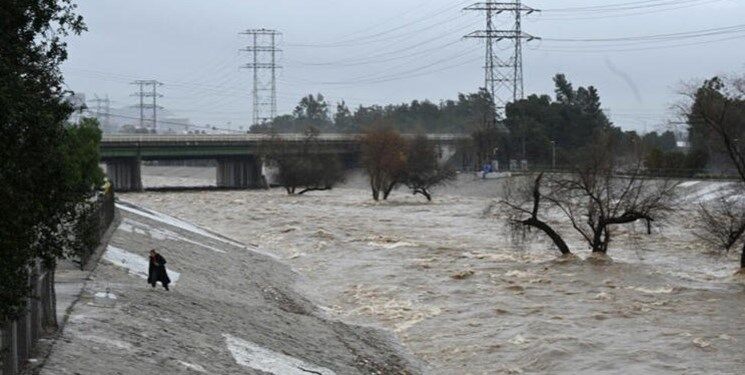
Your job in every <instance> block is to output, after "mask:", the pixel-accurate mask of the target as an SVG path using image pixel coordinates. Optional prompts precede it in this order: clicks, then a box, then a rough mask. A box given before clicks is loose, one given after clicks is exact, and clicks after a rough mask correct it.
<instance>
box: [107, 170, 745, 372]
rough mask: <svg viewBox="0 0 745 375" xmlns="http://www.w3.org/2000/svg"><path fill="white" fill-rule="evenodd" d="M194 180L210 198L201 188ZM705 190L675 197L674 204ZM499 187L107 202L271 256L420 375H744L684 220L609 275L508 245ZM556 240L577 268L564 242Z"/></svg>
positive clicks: (529, 244)
mask: <svg viewBox="0 0 745 375" xmlns="http://www.w3.org/2000/svg"><path fill="white" fill-rule="evenodd" d="M161 172H162V170H160V169H157V168H150V169H147V168H146V169H145V170H143V174H145V175H146V177H145V183H146V184H148V179H150V180H151V181H156V180H157V181H159V182H162V181H164V179H167V178H166V177H164V176H163V175H161V174H160V173H161ZM199 173H202V175H201V178H202V179H203V180H204V181H205V183H204V185H207V184H209V183H211V182H212V181H211V179H212V178H213V177H212V175H211V174H210V173H214V172H205V171H202V172H199ZM148 174H149V176H148ZM179 178H181V179H184V178H187V177H184V176H179ZM199 178H200V177H199V176H197V177H188V179H189V180H188V181H189V182H193V180H192V179H199ZM711 184H712V183H708V182H700V183H695V184H694V183H689V184H687V185H686V188H685V189H686V194H688V195H690V196H694V195H696V194H700V195H702V194H705V193H706V191H707V189H709V190H711V189H712V187H711V186H712V185H711ZM499 185H500V182H499V181H494V180H488V181H482V180H477V179H474V178H471V177H469V176H461V178H460V180H459V181H458V182H457V183H456V184H455V185H454V186H451V187H448V188H445V189H443V190H442V191H439V192H437V193H436V195H435V198H434V202H432V203H426V202H425V201H424V200H423V198H421V196H417V197H414V196H411V195H410V194H409V193H407V192H406V191H403V190H401V191H397V192H394V193H393V194H392V197H391V199H390V201H388V202H382V203H375V202H373V201H372V199H371V197H370V193H369V191H368V190H366V189H365V188H364V186H365V184H364V181H362V180H361V179H360V178H352V179H351V181H350V182H349V183H347V184H346V185H345V186H344V187H341V188H338V189H334V190H332V191H327V192H314V193H310V194H309V195H304V196H287V195H286V194H285V193H284V192H283V191H282V190H280V189H273V190H271V191H209V192H207V191H203V192H171V193H161V192H157V193H156V192H146V193H138V194H121V195H120V198H121V199H123V200H126V201H129V202H132V203H135V204H138V205H142V206H145V207H148V208H151V209H154V210H158V211H162V212H165V213H168V214H170V215H174V216H177V217H180V218H183V219H186V220H189V221H192V222H194V223H197V224H199V225H202V226H205V227H207V228H210V229H213V230H215V231H217V232H219V233H222V234H224V235H226V236H229V237H232V238H234V239H236V240H239V241H242V242H245V243H251V244H256V245H259V246H261V247H263V248H264V249H265V250H267V251H270V252H272V253H274V254H275V255H277V256H278V257H279V258H280V259H282V260H283V261H284V262H286V263H287V264H289V265H290V266H292V267H293V268H294V269H295V270H296V271H297V272H298V273H299V274H300V275H301V278H300V280H299V281H298V283H297V284H298V285H297V287H298V289H300V290H301V291H302V292H304V293H306V294H307V295H309V296H310V298H311V299H314V300H315V301H316V302H317V303H318V304H319V305H321V306H323V307H324V309H325V310H326V311H327V312H328V314H329V315H332V316H336V317H338V318H339V319H341V320H344V321H349V322H353V323H360V324H367V325H376V326H381V327H384V328H386V329H389V330H391V331H393V332H395V333H396V335H397V336H398V337H399V338H400V340H401V341H402V343H403V344H404V345H405V346H406V347H408V348H409V350H411V352H413V353H414V354H415V355H416V356H417V357H419V358H420V359H421V360H422V361H423V362H425V364H426V365H427V366H428V367H429V369H430V373H433V374H498V373H511V374H520V373H525V374H530V373H551V374H557V373H562V374H576V373H582V374H704V373H707V374H714V373H716V374H741V373H743V371H745V370H743V368H745V354H743V351H742V345H743V344H744V343H745V324H743V323H744V321H745V286H744V285H743V283H742V282H740V281H739V280H737V279H735V278H733V277H732V276H731V275H732V273H733V272H734V271H735V270H736V267H737V265H738V262H737V260H736V254H731V255H730V256H729V257H727V256H723V255H721V254H718V253H712V252H707V251H706V249H705V248H704V247H703V246H702V245H701V244H700V243H699V242H698V241H697V240H696V238H695V237H694V236H693V235H692V234H691V229H692V223H691V222H690V217H691V215H690V212H689V211H686V210H681V211H680V212H679V213H678V214H676V215H674V219H673V220H672V222H669V223H667V224H665V225H663V226H662V227H657V228H655V230H654V234H653V235H652V236H648V235H646V233H645V229H646V228H643V227H642V226H641V225H640V226H639V227H638V228H633V227H629V228H626V229H624V230H623V231H622V232H620V233H619V236H617V237H616V238H617V240H616V241H615V242H613V243H612V244H611V250H610V253H609V255H610V256H611V257H612V258H613V259H614V262H612V263H610V264H596V263H593V262H587V261H582V260H576V261H566V262H562V261H559V260H557V253H556V252H555V250H554V249H553V248H552V245H551V243H550V242H549V241H547V240H546V239H544V238H543V237H541V236H538V235H536V236H535V237H534V238H533V237H531V238H528V239H527V240H526V241H516V240H515V239H514V238H513V237H514V236H512V235H511V234H510V232H509V230H508V229H507V228H506V226H505V221H504V218H503V217H502V216H501V215H500V213H499V210H498V209H493V208H492V209H490V207H491V206H492V202H493V201H494V197H495V196H496V194H497V193H498V191H499ZM689 207H693V204H690V205H689ZM559 228H560V229H561V230H562V232H563V233H565V234H567V237H568V239H569V241H568V242H569V243H570V246H571V247H572V248H573V250H574V251H575V253H577V254H578V255H580V257H581V258H582V257H586V256H587V254H588V250H587V249H586V248H585V247H584V246H583V244H582V243H581V242H580V240H579V238H576V237H573V236H572V235H571V231H570V230H569V228H567V227H561V226H560V227H559ZM171 256H177V255H175V254H174V255H171ZM249 276H250V275H249Z"/></svg>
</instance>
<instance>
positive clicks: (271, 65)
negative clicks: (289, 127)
mask: <svg viewBox="0 0 745 375" xmlns="http://www.w3.org/2000/svg"><path fill="white" fill-rule="evenodd" d="M241 34H243V35H248V36H249V37H250V38H251V42H252V43H251V45H250V46H248V47H246V48H244V49H242V51H246V52H251V56H252V61H251V62H250V63H248V64H246V65H244V66H243V67H244V68H249V69H252V70H253V89H252V90H251V94H252V99H253V108H252V109H253V119H252V121H253V123H252V125H258V124H261V123H265V122H269V121H271V120H273V119H274V117H276V116H277V69H280V68H281V67H280V66H278V65H277V52H280V51H281V50H279V49H277V37H278V36H280V35H281V33H280V32H278V31H277V30H269V29H252V30H246V31H244V32H242V33H241ZM266 71H269V72H268V77H267V74H265V73H266ZM267 81H268V82H267Z"/></svg>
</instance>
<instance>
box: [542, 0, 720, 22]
mask: <svg viewBox="0 0 745 375" xmlns="http://www.w3.org/2000/svg"><path fill="white" fill-rule="evenodd" d="M722 1H730V0H707V1H696V2H692V3H688V2H681V3H678V2H676V3H675V4H674V5H672V4H671V5H672V6H669V7H664V8H660V9H626V10H609V11H607V12H593V13H586V14H585V15H582V16H575V15H573V14H572V13H564V14H561V13H559V14H555V13H550V14H553V17H545V16H541V17H538V18H537V20H538V21H541V22H543V21H561V22H565V21H577V20H600V19H608V18H621V17H633V16H649V15H652V14H657V13H663V12H669V11H673V10H680V9H688V8H693V7H698V6H702V5H707V4H712V3H719V2H722ZM543 11H544V12H545V11H546V10H543ZM604 13H607V14H604ZM580 14H582V13H580Z"/></svg>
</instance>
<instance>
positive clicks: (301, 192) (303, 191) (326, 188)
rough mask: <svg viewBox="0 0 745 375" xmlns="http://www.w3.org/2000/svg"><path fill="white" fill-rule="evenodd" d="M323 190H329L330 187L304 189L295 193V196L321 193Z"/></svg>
mask: <svg viewBox="0 0 745 375" xmlns="http://www.w3.org/2000/svg"><path fill="white" fill-rule="evenodd" d="M323 190H331V187H330V186H326V187H309V188H305V189H303V190H300V191H299V192H298V193H297V195H302V194H304V193H307V192H309V191H323Z"/></svg>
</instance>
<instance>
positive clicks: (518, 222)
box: [499, 173, 572, 255]
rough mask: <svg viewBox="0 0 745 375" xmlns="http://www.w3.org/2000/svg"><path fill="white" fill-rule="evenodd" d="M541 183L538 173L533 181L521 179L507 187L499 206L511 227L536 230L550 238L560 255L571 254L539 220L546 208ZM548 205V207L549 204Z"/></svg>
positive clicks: (564, 244) (546, 225)
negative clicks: (505, 210)
mask: <svg viewBox="0 0 745 375" xmlns="http://www.w3.org/2000/svg"><path fill="white" fill-rule="evenodd" d="M517 178H519V177H517ZM542 182H543V173H540V174H538V175H537V176H536V177H535V179H533V178H527V179H525V178H523V179H521V180H519V181H518V182H517V185H507V186H506V187H505V191H504V194H503V197H502V199H501V200H500V201H499V204H500V205H501V206H503V207H506V208H507V215H508V220H509V223H510V224H511V225H513V227H515V228H536V229H538V230H540V231H542V232H543V233H545V234H546V235H547V236H548V237H549V238H551V241H553V242H554V245H556V248H557V249H559V251H560V252H561V253H562V254H564V255H567V254H571V253H572V252H571V251H570V250H569V246H567V243H566V242H565V241H564V239H563V238H562V237H561V235H560V234H559V233H558V232H556V230H554V228H553V227H551V225H549V224H548V223H547V222H545V221H543V220H541V219H540V218H539V215H540V213H541V211H542V210H545V209H547V208H548V207H546V206H547V205H546V203H547V202H546V200H545V199H541V198H543V195H542V193H541V185H542ZM548 203H549V205H550V202H548Z"/></svg>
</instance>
